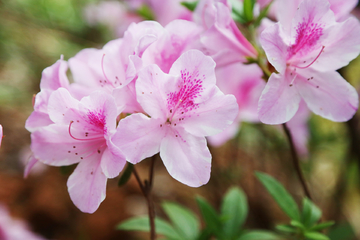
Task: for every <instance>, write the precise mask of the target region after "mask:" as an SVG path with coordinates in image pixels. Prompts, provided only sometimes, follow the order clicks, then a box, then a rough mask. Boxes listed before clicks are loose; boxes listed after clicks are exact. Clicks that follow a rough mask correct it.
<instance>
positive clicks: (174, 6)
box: [146, 0, 192, 26]
mask: <svg viewBox="0 0 360 240" xmlns="http://www.w3.org/2000/svg"><path fill="white" fill-rule="evenodd" d="M146 2H147V4H148V6H149V7H150V9H151V10H152V11H153V13H154V16H155V20H156V21H157V22H159V23H160V24H161V25H163V26H165V25H167V24H168V23H170V22H171V21H173V20H175V19H183V20H189V21H190V20H191V19H192V13H191V12H190V11H189V10H188V9H187V8H186V7H184V6H182V5H181V4H180V3H181V2H191V0H185V1H184V0H170V1H163V0H146Z"/></svg>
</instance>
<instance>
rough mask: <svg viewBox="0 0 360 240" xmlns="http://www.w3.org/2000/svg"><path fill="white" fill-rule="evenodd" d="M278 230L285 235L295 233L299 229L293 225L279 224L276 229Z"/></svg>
mask: <svg viewBox="0 0 360 240" xmlns="http://www.w3.org/2000/svg"><path fill="white" fill-rule="evenodd" d="M275 228H276V229H277V230H279V231H281V232H285V233H295V232H297V229H296V228H295V227H293V226H291V225H285V224H279V225H276V227H275Z"/></svg>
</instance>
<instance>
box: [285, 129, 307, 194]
mask: <svg viewBox="0 0 360 240" xmlns="http://www.w3.org/2000/svg"><path fill="white" fill-rule="evenodd" d="M282 125H283V128H284V131H285V134H286V136H287V138H288V140H289V144H290V150H291V155H292V160H293V164H294V167H295V170H296V173H297V175H298V177H299V180H300V183H301V185H302V188H303V190H304V192H305V195H306V196H307V198H309V199H310V200H311V201H312V197H311V194H310V191H309V188H308V186H307V184H306V181H305V178H304V175H303V173H302V171H301V167H300V161H299V157H298V154H297V152H296V149H295V145H294V141H293V138H292V136H291V133H290V130H289V128H288V127H287V126H286V123H284V124H282Z"/></svg>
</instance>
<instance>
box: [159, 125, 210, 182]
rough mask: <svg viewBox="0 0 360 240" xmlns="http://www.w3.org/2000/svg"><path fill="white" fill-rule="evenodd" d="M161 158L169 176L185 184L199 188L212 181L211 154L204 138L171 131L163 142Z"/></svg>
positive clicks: (180, 131) (179, 130) (179, 131)
mask: <svg viewBox="0 0 360 240" xmlns="http://www.w3.org/2000/svg"><path fill="white" fill-rule="evenodd" d="M160 157H161V159H162V161H163V162H164V165H165V167H166V169H167V171H168V172H169V174H170V175H171V176H172V177H173V178H175V179H176V180H178V181H179V182H181V183H183V184H186V185H188V186H190V187H199V186H201V185H204V184H206V183H207V182H208V181H209V179H210V172H211V154H210V151H209V149H208V148H207V145H206V140H205V138H204V137H195V136H193V135H191V134H189V133H187V132H186V131H184V130H181V129H180V128H179V129H177V130H170V131H169V132H168V134H167V135H166V137H165V138H164V139H163V141H162V142H161V147H160Z"/></svg>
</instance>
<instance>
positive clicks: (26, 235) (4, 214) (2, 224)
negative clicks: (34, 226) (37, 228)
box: [0, 205, 45, 240]
mask: <svg viewBox="0 0 360 240" xmlns="http://www.w3.org/2000/svg"><path fill="white" fill-rule="evenodd" d="M0 239H1V240H24V239H26V240H45V238H43V237H41V236H39V235H37V234H35V233H32V232H31V231H30V229H29V227H28V225H27V224H26V223H25V222H24V221H22V220H20V219H14V218H12V217H11V216H10V214H9V212H8V210H7V209H6V208H5V207H4V206H3V205H0Z"/></svg>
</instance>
